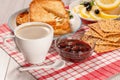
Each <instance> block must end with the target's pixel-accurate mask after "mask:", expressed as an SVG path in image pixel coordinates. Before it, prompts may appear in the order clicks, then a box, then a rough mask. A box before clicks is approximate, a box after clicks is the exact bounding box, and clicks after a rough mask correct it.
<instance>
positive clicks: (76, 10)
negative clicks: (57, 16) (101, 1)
mask: <svg viewBox="0 0 120 80" xmlns="http://www.w3.org/2000/svg"><path fill="white" fill-rule="evenodd" d="M83 7H84V6H83V5H77V6H75V7H74V8H73V12H75V13H79V12H80V9H81V8H83Z"/></svg>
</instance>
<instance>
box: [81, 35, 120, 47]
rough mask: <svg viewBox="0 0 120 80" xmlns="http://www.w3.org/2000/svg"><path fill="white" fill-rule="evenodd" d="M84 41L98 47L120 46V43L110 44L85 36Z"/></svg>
mask: <svg viewBox="0 0 120 80" xmlns="http://www.w3.org/2000/svg"><path fill="white" fill-rule="evenodd" d="M82 40H84V41H86V42H88V43H89V44H91V43H93V42H95V43H96V44H97V45H110V46H120V42H109V41H105V40H102V39H99V38H95V37H92V36H88V35H84V36H83V38H82Z"/></svg>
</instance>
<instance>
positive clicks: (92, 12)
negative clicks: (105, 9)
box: [89, 5, 102, 20]
mask: <svg viewBox="0 0 120 80" xmlns="http://www.w3.org/2000/svg"><path fill="white" fill-rule="evenodd" d="M96 9H99V7H98V6H95V5H94V6H93V7H92V10H91V11H90V12H89V14H90V16H91V18H93V19H95V20H101V19H102V18H101V17H100V14H95V10H96ZM99 10H100V9H99Z"/></svg>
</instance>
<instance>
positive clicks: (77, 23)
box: [8, 8, 82, 33]
mask: <svg viewBox="0 0 120 80" xmlns="http://www.w3.org/2000/svg"><path fill="white" fill-rule="evenodd" d="M25 11H28V8H26V9H22V10H20V11H17V12H15V13H14V14H12V15H11V16H10V18H9V19H8V26H9V27H10V29H11V30H12V31H13V30H14V29H15V28H16V27H17V24H16V17H17V15H18V14H20V13H23V12H25ZM71 14H72V15H73V18H72V19H70V27H71V29H72V32H71V33H74V32H76V31H77V30H78V29H79V28H80V27H81V24H82V22H81V19H80V18H79V16H78V15H77V14H75V13H72V12H71Z"/></svg>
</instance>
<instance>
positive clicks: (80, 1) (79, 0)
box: [69, 0, 96, 22]
mask: <svg viewBox="0 0 120 80" xmlns="http://www.w3.org/2000/svg"><path fill="white" fill-rule="evenodd" d="M84 1H91V0H75V1H73V2H72V3H71V4H70V5H69V9H70V11H71V12H73V13H75V12H74V11H73V8H74V7H75V6H77V5H80V4H81V3H82V2H84ZM78 15H79V14H78ZM79 17H80V18H82V19H84V20H87V21H93V22H94V21H96V20H93V19H87V18H83V17H81V16H80V15H79Z"/></svg>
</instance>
